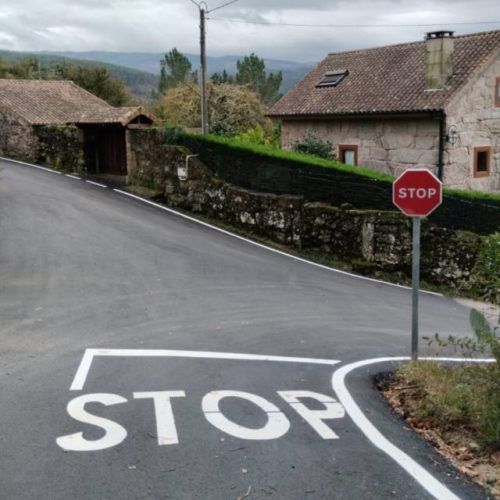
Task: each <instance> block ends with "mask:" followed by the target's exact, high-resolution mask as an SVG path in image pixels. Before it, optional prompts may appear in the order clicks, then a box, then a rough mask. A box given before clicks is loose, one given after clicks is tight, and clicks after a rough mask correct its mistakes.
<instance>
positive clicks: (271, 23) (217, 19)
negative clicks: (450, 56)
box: [191, 0, 500, 28]
mask: <svg viewBox="0 0 500 500" xmlns="http://www.w3.org/2000/svg"><path fill="white" fill-rule="evenodd" d="M191 1H193V0H191ZM235 1H237V0H235ZM231 3H233V2H231ZM214 10H216V9H214ZM210 19H211V20H212V21H220V22H229V23H239V24H254V25H260V26H285V27H286V26H291V27H295V28H425V27H428V26H467V25H475V24H500V21H476V22H470V21H468V22H455V23H425V24H299V23H281V22H271V21H269V22H267V21H246V20H243V19H233V18H230V17H211V18H210Z"/></svg>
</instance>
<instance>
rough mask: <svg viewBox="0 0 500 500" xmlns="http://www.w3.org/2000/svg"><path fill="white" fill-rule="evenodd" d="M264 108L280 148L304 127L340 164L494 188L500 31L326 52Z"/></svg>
mask: <svg viewBox="0 0 500 500" xmlns="http://www.w3.org/2000/svg"><path fill="white" fill-rule="evenodd" d="M270 116H272V117H274V118H276V119H279V120H280V121H281V122H282V141H283V147H285V148H291V147H292V145H293V143H294V142H295V141H297V140H299V139H301V138H302V137H303V136H304V135H305V133H306V131H307V130H308V129H309V130H311V131H312V132H313V133H314V134H315V135H317V136H320V137H322V138H324V139H328V140H330V141H331V142H332V143H333V145H334V148H335V152H336V154H337V157H338V159H339V160H340V161H343V162H344V163H348V164H353V165H362V166H367V167H372V168H374V169H376V170H379V171H382V172H387V173H390V174H393V175H398V174H400V173H401V172H402V171H403V170H404V169H406V168H408V167H425V168H429V169H430V170H432V171H433V172H435V173H436V174H437V175H438V176H439V177H440V178H441V179H443V181H444V183H445V185H447V186H449V187H453V188H461V189H474V190H481V191H491V192H500V31H490V32H483V33H477V34H472V35H466V36H456V37H455V36H453V32H449V31H440V32H433V33H428V34H427V36H426V39H425V41H423V42H415V43H405V44H400V45H392V46H386V47H378V48H373V49H366V50H355V51H351V52H342V53H336V54H330V55H329V56H327V57H326V59H324V60H323V61H322V62H321V63H320V64H319V65H318V66H317V67H316V68H315V69H314V70H313V71H312V72H311V73H310V74H309V75H308V76H307V77H306V78H305V79H304V80H303V81H302V82H300V83H299V84H298V85H296V86H295V87H294V88H293V89H292V90H290V91H289V92H288V93H287V94H286V95H285V96H284V97H283V98H282V99H281V100H280V101H279V102H278V103H276V104H275V105H274V106H273V108H272V109H271V111H270Z"/></svg>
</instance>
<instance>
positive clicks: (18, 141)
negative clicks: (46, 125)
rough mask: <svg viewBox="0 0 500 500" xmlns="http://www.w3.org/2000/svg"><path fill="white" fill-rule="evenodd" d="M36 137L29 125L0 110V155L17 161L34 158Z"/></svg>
mask: <svg viewBox="0 0 500 500" xmlns="http://www.w3.org/2000/svg"><path fill="white" fill-rule="evenodd" d="M36 143H37V141H36V137H35V136H34V134H33V129H32V127H31V126H30V125H28V124H27V123H25V122H23V121H22V120H20V119H18V118H17V117H15V116H13V115H11V114H10V113H8V112H6V111H3V110H0V155H1V156H5V157H9V158H16V159H19V160H26V161H32V160H34V159H35V158H36V155H35V151H36Z"/></svg>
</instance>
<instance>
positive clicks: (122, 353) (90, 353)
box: [70, 349, 340, 391]
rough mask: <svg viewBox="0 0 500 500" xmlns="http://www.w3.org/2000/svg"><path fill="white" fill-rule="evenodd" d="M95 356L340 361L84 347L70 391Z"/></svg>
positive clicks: (80, 381) (81, 382)
mask: <svg viewBox="0 0 500 500" xmlns="http://www.w3.org/2000/svg"><path fill="white" fill-rule="evenodd" d="M96 356H108V357H170V358H201V359H230V360H243V361H276V362H281V363H309V364H316V365H330V366H333V365H336V364H338V363H340V361H339V360H336V359H317V358H295V357H290V356H265V355H262V354H241V353H234V352H208V351H179V350H169V349H86V350H85V354H84V355H83V358H82V360H81V362H80V366H79V367H78V370H77V371H76V374H75V377H74V379H73V382H72V384H71V387H70V391H81V390H82V389H83V386H84V385H85V381H86V380H87V376H88V373H89V370H90V366H91V364H92V361H93V360H94V357H96Z"/></svg>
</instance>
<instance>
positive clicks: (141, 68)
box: [0, 50, 313, 99]
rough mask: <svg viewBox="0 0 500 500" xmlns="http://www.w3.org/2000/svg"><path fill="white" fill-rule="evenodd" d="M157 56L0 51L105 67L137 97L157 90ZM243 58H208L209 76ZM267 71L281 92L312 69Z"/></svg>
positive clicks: (273, 64) (286, 64)
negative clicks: (278, 76) (275, 74)
mask: <svg viewBox="0 0 500 500" xmlns="http://www.w3.org/2000/svg"><path fill="white" fill-rule="evenodd" d="M185 55H186V57H187V58H188V59H189V60H190V61H191V64H192V65H193V68H197V67H198V65H199V57H198V55H195V54H185ZM162 56H163V54H160V53H139V52H137V53H134V52H99V51H95V52H13V51H6V50H0V58H3V59H6V60H18V59H22V58H24V57H36V58H37V59H38V60H39V61H40V64H41V65H42V66H44V67H47V66H49V67H50V66H52V65H55V64H58V63H61V62H64V61H66V62H70V63H73V64H77V65H95V64H99V65H101V66H104V67H105V68H106V69H107V70H108V71H109V73H110V74H112V75H113V76H116V77H118V78H120V79H121V80H123V82H124V83H125V85H126V86H127V88H128V89H129V90H130V91H131V92H132V94H134V95H136V96H137V97H140V98H143V99H144V98H146V99H147V98H149V97H150V95H151V92H152V91H153V90H156V88H157V85H158V76H159V73H160V59H161V58H162ZM238 59H242V56H223V57H207V65H208V74H209V75H211V74H212V73H215V72H220V71H223V70H226V71H227V72H228V73H230V74H234V73H235V72H236V62H237V61H238ZM264 62H265V64H266V69H267V70H268V71H282V72H283V83H282V85H281V89H280V91H281V92H282V93H284V92H286V91H287V90H289V89H290V88H291V87H292V86H293V85H295V84H296V83H297V82H298V81H300V80H301V79H302V78H304V76H305V75H306V74H307V73H308V72H309V71H310V70H311V68H312V67H313V65H312V64H306V63H296V62H293V61H284V60H277V59H264Z"/></svg>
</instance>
